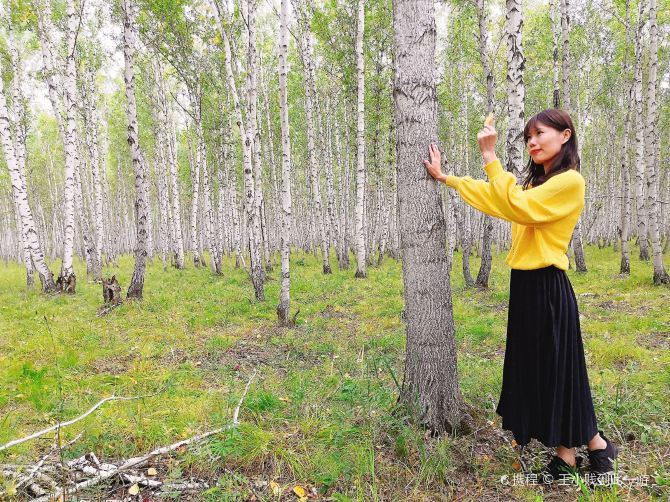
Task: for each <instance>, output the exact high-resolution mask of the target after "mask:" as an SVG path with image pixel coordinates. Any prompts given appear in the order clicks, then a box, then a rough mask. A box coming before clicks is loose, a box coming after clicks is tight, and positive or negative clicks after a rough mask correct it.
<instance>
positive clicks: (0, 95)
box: [0, 66, 56, 293]
mask: <svg viewBox="0 0 670 502" xmlns="http://www.w3.org/2000/svg"><path fill="white" fill-rule="evenodd" d="M1 73H2V67H1V66H0V74H1ZM15 78H16V76H15ZM0 137H1V139H2V148H3V151H4V154H5V161H6V163H7V169H8V170H9V176H10V180H11V185H12V194H13V196H14V202H15V206H16V209H17V213H18V215H19V221H20V225H21V228H20V236H21V239H22V242H23V246H25V248H26V249H27V250H29V253H28V254H27V255H26V259H27V260H28V261H27V262H26V267H33V266H34V267H35V270H37V273H38V275H39V278H40V283H41V284H42V291H44V292H45V293H50V292H52V291H54V290H55V289H56V284H55V282H54V279H53V274H52V273H51V271H50V270H49V267H48V266H47V264H46V261H45V259H44V252H43V251H42V246H41V245H40V240H39V236H38V235H37V231H36V229H35V222H34V220H33V214H32V211H31V210H30V205H29V204H28V189H27V186H26V178H25V174H24V172H23V166H22V165H21V163H20V162H19V161H18V160H17V158H16V152H15V150H14V139H13V138H12V135H11V128H10V119H9V112H8V110H7V100H6V99H5V93H4V84H3V82H2V78H0Z"/></svg>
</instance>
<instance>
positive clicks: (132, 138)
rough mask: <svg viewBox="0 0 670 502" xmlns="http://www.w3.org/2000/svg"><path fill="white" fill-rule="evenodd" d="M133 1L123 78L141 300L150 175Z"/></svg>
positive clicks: (135, 288)
mask: <svg viewBox="0 0 670 502" xmlns="http://www.w3.org/2000/svg"><path fill="white" fill-rule="evenodd" d="M134 8H135V6H134V4H133V0H124V2H123V56H124V58H123V59H124V63H125V65H124V73H123V78H124V82H125V85H126V100H127V108H126V113H127V116H128V145H129V147H130V155H131V158H132V160H133V170H134V171H135V225H136V227H135V230H136V238H135V268H134V270H133V277H132V279H131V281H130V286H129V287H128V294H127V297H128V298H136V299H138V300H141V299H142V295H143V290H144V272H145V269H146V259H147V239H148V235H147V234H148V232H149V228H148V218H147V217H148V213H149V204H148V200H147V194H148V190H147V186H146V185H147V174H146V166H145V165H144V161H143V160H144V159H143V158H142V151H141V149H140V143H139V140H140V133H139V127H138V124H137V104H136V101H135V74H134V70H133V57H134V54H135V33H136V31H135V30H136V28H135V21H134V18H135V16H134Z"/></svg>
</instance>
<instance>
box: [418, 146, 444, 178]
mask: <svg viewBox="0 0 670 502" xmlns="http://www.w3.org/2000/svg"><path fill="white" fill-rule="evenodd" d="M428 157H429V158H430V160H426V159H424V160H423V165H424V166H425V167H426V170H427V171H428V173H429V174H430V175H431V176H432V177H433V178H435V179H436V180H437V181H440V182H443V183H444V180H446V179H447V176H446V175H445V174H443V173H442V168H441V167H440V150H439V149H438V148H437V145H436V144H434V143H431V144H430V146H429V147H428Z"/></svg>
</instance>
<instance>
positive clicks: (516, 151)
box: [505, 0, 526, 181]
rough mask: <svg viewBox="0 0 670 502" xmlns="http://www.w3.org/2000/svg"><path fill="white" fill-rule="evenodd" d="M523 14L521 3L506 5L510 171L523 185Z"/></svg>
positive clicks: (509, 0)
mask: <svg viewBox="0 0 670 502" xmlns="http://www.w3.org/2000/svg"><path fill="white" fill-rule="evenodd" d="M522 29H523V13H522V6H521V0H507V1H506V23H505V38H506V40H507V115H508V118H509V126H508V128H507V140H506V151H507V170H508V171H510V172H512V173H514V175H515V176H516V178H517V180H518V181H521V172H522V171H523V169H524V166H523V153H524V149H525V148H524V147H525V145H524V140H523V128H524V116H525V114H524V105H525V100H526V86H525V84H524V75H523V73H524V72H523V70H524V65H525V57H524V54H523V46H522V36H521V35H522Z"/></svg>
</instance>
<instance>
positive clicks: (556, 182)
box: [424, 109, 618, 481]
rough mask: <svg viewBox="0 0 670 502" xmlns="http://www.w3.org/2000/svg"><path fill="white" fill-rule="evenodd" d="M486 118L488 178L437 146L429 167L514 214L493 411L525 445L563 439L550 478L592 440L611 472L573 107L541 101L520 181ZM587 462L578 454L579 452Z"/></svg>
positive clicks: (469, 196)
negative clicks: (595, 390) (590, 354)
mask: <svg viewBox="0 0 670 502" xmlns="http://www.w3.org/2000/svg"><path fill="white" fill-rule="evenodd" d="M496 138H497V134H496V131H495V129H494V127H493V125H486V126H485V127H484V129H482V130H481V131H480V132H479V134H477V142H478V143H479V148H480V150H481V153H482V157H483V159H484V164H485V165H484V170H485V171H486V174H487V175H488V178H489V181H488V182H486V181H484V180H475V179H473V178H471V177H470V176H462V177H457V176H450V175H444V174H443V173H442V171H441V169H440V152H439V150H438V149H437V147H436V146H435V145H431V146H430V160H429V161H428V160H425V161H424V163H425V166H426V169H427V170H428V172H429V173H430V174H431V175H432V176H433V178H435V179H436V180H438V181H441V182H444V183H446V185H447V186H449V187H451V188H454V189H456V190H457V191H458V193H459V195H460V196H461V198H463V200H464V201H465V202H467V203H468V204H470V205H471V206H472V207H474V208H475V209H478V210H480V211H482V212H484V213H486V214H489V215H491V216H495V217H497V218H502V219H504V220H507V221H511V222H512V247H511V249H510V251H509V254H508V255H507V258H506V262H507V263H508V264H509V265H510V267H511V268H512V271H511V277H510V298H509V310H508V319H507V342H506V348H505V362H504V366H503V383H502V392H501V395H500V402H499V403H498V407H497V409H496V413H498V414H499V415H501V416H502V419H503V423H502V426H503V428H504V429H507V430H511V431H512V432H513V434H514V438H515V440H516V442H517V443H518V444H519V445H521V446H522V447H523V446H525V445H526V444H528V442H529V441H530V439H531V438H536V439H537V440H538V441H540V442H541V443H543V444H544V445H545V446H550V447H554V446H555V447H558V448H557V451H556V455H554V456H553V457H552V459H551V461H550V462H549V464H548V465H547V466H546V467H545V468H544V470H542V471H540V474H542V475H544V476H545V477H544V480H545V481H551V480H552V479H556V478H558V477H559V475H560V474H561V473H563V472H569V471H570V470H572V471H574V470H576V469H578V468H579V467H580V465H579V464H580V462H577V458H576V449H575V447H578V446H581V445H583V444H588V457H589V464H590V466H589V467H590V472H591V475H592V476H600V475H601V474H604V473H609V472H610V471H612V470H613V469H612V461H613V460H614V458H616V457H617V454H618V451H617V448H616V447H615V446H614V445H613V444H612V443H611V442H610V441H609V440H608V439H607V438H606V437H605V436H604V435H603V433H602V431H598V428H597V424H596V417H595V412H594V409H593V402H592V399H591V391H590V388H589V381H588V376H587V371H586V362H585V359H584V348H583V345H582V338H581V331H580V325H579V313H578V310H577V301H576V298H575V294H574V291H573V289H572V285H571V284H570V281H569V280H568V276H567V274H566V273H565V271H566V270H567V269H568V257H567V255H566V251H567V249H568V244H569V242H570V238H571V236H572V232H573V229H574V227H575V225H576V223H577V220H578V219H579V216H580V214H581V212H582V208H583V207H584V178H583V177H582V175H581V174H580V172H579V168H580V161H579V155H578V153H577V137H576V134H575V129H574V126H573V124H572V120H571V119H570V116H569V115H568V114H567V113H566V112H564V111H562V110H558V109H549V110H544V111H543V112H541V113H538V114H537V115H535V116H534V117H533V118H531V119H530V120H529V121H528V123H527V124H526V127H525V128H524V139H525V142H526V147H527V148H528V153H529V154H530V159H529V162H528V166H527V171H528V174H527V176H526V178H525V180H524V184H523V187H522V186H519V185H517V183H516V178H515V177H514V175H513V174H512V173H510V172H507V171H504V170H503V168H502V166H501V164H500V161H499V160H498V158H497V157H496V153H495V145H496ZM579 460H580V461H581V458H580V459H579Z"/></svg>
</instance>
